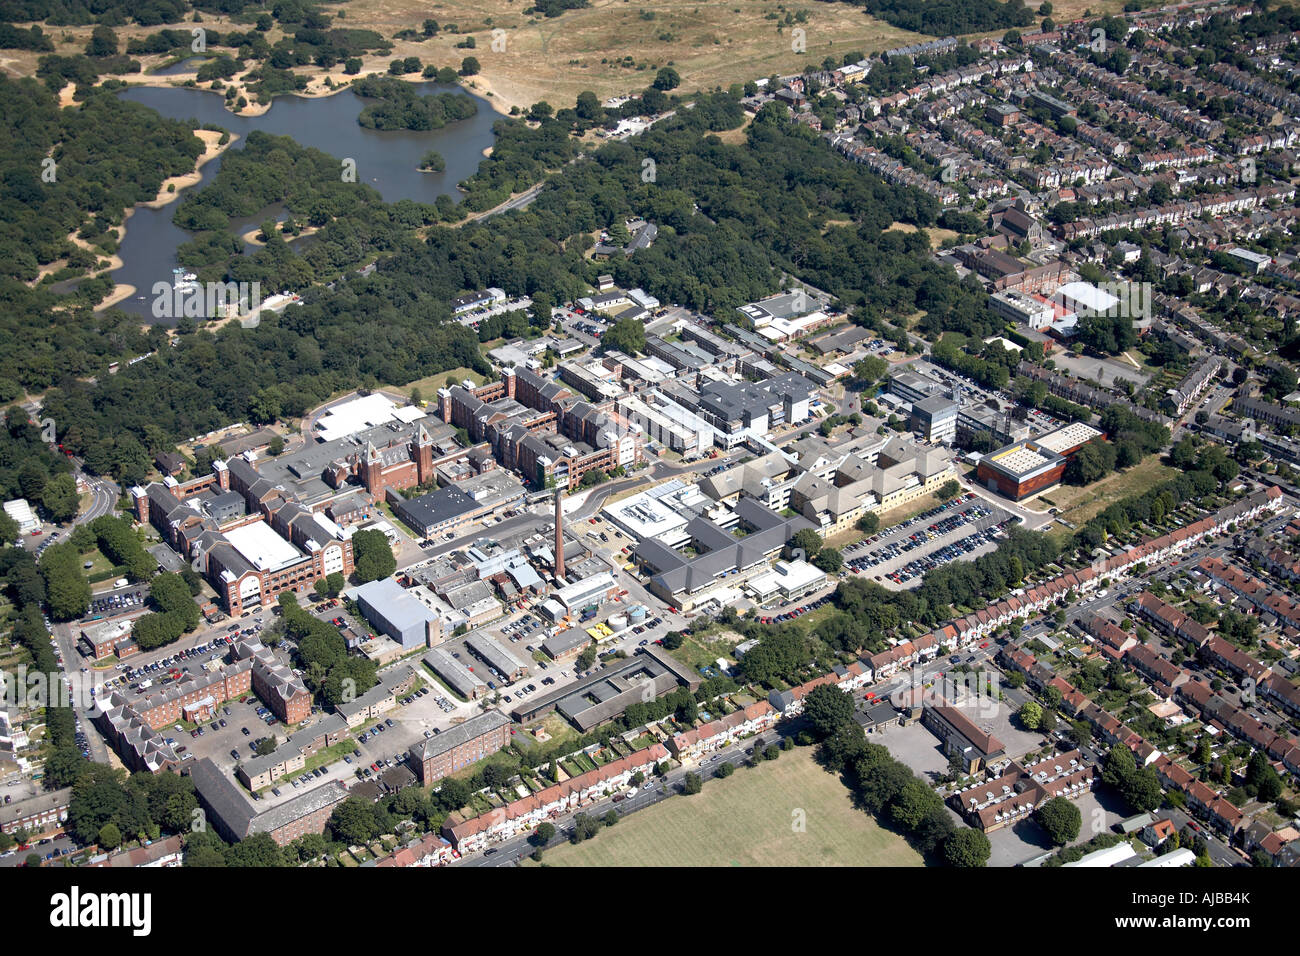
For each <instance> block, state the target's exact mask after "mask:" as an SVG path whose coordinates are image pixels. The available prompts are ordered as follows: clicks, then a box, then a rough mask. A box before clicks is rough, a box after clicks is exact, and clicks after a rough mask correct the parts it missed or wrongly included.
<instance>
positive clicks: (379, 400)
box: [316, 392, 425, 441]
mask: <svg viewBox="0 0 1300 956" xmlns="http://www.w3.org/2000/svg"><path fill="white" fill-rule="evenodd" d="M424 415H425V413H424V412H423V411H421V410H420V409H418V408H416V407H415V406H413V405H407V406H401V407H399V406H398V405H396V404H395V403H394V402H393V400H392V399H390V398H389V397H388V396H387V395H383V394H381V393H379V392H374V393H373V394H370V395H365V396H362V397H360V398H354V399H353V400H352V401H350V402H344V403H343V404H341V405H335V406H334V407H333V408H331V409H330V410H329V411H327V412H326V413H325V414H324V415H322V416H321V417H320V418H319V419H318V420H317V422H316V434H317V435H318V436H319V437H320V439H321V440H322V441H333V440H334V439H335V438H346V437H347V436H348V435H355V434H356V433H357V432H359V431H364V430H365V429H367V428H373V427H374V426H375V425H383V424H386V423H387V422H391V421H393V420H397V421H401V422H413V421H415V420H416V419H419V418H423V417H424Z"/></svg>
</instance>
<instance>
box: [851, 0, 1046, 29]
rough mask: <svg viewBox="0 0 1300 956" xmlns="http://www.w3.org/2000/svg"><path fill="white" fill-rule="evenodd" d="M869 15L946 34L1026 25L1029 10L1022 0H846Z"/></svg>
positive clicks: (906, 27)
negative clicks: (1002, 0)
mask: <svg viewBox="0 0 1300 956" xmlns="http://www.w3.org/2000/svg"><path fill="white" fill-rule="evenodd" d="M849 2H850V3H853V4H855V5H857V6H862V7H865V8H866V11H867V12H868V13H870V14H871V15H872V16H873V17H876V18H878V19H880V20H884V21H885V22H886V23H888V24H891V25H892V26H896V27H899V28H901V29H903V30H911V31H913V32H914V33H928V34H929V35H930V36H936V37H947V36H956V35H958V34H962V33H980V32H982V31H985V30H1006V29H1009V28H1012V27H1027V26H1029V24H1031V23H1032V22H1033V20H1034V14H1033V12H1032V11H1031V10H1030V9H1029V8H1028V7H1026V6H1025V5H1024V3H1023V2H1022V0H1006V2H999V0H849Z"/></svg>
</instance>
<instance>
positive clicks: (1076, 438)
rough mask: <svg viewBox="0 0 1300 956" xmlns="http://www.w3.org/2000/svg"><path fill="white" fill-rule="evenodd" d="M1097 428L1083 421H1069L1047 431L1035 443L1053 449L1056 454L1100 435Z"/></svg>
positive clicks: (1049, 449)
mask: <svg viewBox="0 0 1300 956" xmlns="http://www.w3.org/2000/svg"><path fill="white" fill-rule="evenodd" d="M1100 434H1101V432H1099V431H1098V430H1097V429H1095V428H1093V427H1092V426H1091V425H1087V424H1085V423H1083V422H1071V423H1070V424H1069V425H1066V426H1064V427H1063V428H1058V429H1057V430H1056V431H1054V432H1049V433H1048V434H1046V435H1043V436H1042V437H1041V438H1038V439H1037V443H1038V444H1039V445H1041V446H1042V447H1043V448H1046V449H1047V450H1048V451H1054V452H1056V453H1057V454H1058V455H1059V454H1061V453H1062V452H1064V451H1065V450H1066V449H1067V448H1073V447H1075V446H1076V445H1082V444H1083V443H1084V442H1087V441H1092V440H1093V439H1094V438H1096V437H1097V436H1098V435H1100Z"/></svg>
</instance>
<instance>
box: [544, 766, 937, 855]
mask: <svg viewBox="0 0 1300 956" xmlns="http://www.w3.org/2000/svg"><path fill="white" fill-rule="evenodd" d="M724 753H725V751H724ZM741 755H742V756H743V752H741ZM732 759H733V760H734V759H735V758H734V757H733V758H732ZM800 811H801V813H800ZM800 816H802V819H803V820H804V821H805V823H806V828H805V829H804V830H803V832H799V831H798V829H797V828H796V827H795V826H793V825H792V824H793V822H794V821H795V820H796V819H798V818H799V817H800ZM545 862H546V863H547V864H550V865H552V866H921V865H922V860H921V856H920V854H918V853H917V852H916V851H915V850H913V849H912V848H911V847H910V846H908V845H907V843H906V841H904V840H903V838H902V837H900V836H897V835H895V834H893V833H890V832H889V831H888V830H883V829H881V828H880V827H879V826H877V825H876V822H875V820H873V819H872V818H871V817H870V816H868V815H867V814H865V813H863V812H862V811H860V810H855V809H854V808H853V806H852V805H851V803H850V799H849V791H848V789H847V788H845V786H844V784H842V783H841V782H840V780H839V778H838V777H836V776H835V775H833V774H829V773H826V772H825V771H824V770H822V768H821V767H819V766H817V764H816V763H814V762H813V759H812V750H811V748H797V749H795V750H792V751H789V752H786V753H782V754H781V756H780V758H779V759H778V760H776V761H773V762H767V763H763V764H760V765H759V766H758V767H755V768H752V769H751V768H746V767H741V768H739V769H737V771H736V772H735V773H734V774H733V775H732V776H730V777H728V778H727V779H725V780H710V781H708V782H707V783H706V784H705V785H704V790H703V792H701V793H698V794H696V795H694V796H690V797H683V796H677V797H672V798H671V799H668V800H665V801H663V802H662V803H658V804H656V805H655V806H653V807H649V808H648V809H645V810H640V811H638V812H636V813H634V814H632V815H631V816H629V817H627V818H626V819H624V820H621V821H620V822H619V823H618V825H617V826H615V827H613V828H612V829H609V828H606V829H602V830H601V832H600V833H599V834H597V835H596V836H595V837H594V838H593V839H591V840H588V841H587V842H585V843H581V844H578V845H577V846H574V845H572V844H568V843H566V844H564V845H563V846H561V847H556V848H554V849H551V850H548V851H547V852H546V856H545ZM526 865H528V866H535V865H536V864H534V863H531V862H527V863H526Z"/></svg>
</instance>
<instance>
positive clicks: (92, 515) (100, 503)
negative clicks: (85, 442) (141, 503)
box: [72, 459, 122, 525]
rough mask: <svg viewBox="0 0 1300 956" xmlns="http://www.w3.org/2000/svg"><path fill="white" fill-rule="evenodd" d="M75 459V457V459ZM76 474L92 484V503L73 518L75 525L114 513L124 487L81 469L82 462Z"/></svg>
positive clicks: (87, 522)
mask: <svg viewBox="0 0 1300 956" xmlns="http://www.w3.org/2000/svg"><path fill="white" fill-rule="evenodd" d="M74 461H75V459H74ZM76 474H77V475H78V476H79V477H82V478H84V479H85V481H86V484H88V485H89V486H90V496H91V497H90V505H89V507H87V508H86V510H85V511H84V512H82V513H81V514H79V515H77V517H75V518H74V519H72V523H73V524H74V525H79V524H89V523H90V522H92V521H94V520H95V519H96V518H99V517H101V516H103V515H106V514H112V513H113V509H114V508H115V507H116V505H117V500H118V498H119V497H120V496H121V494H122V489H121V488H119V487H118V486H117V484H115V483H114V482H113V481H111V480H109V479H108V478H92V477H90V476H89V475H87V474H85V473H84V472H82V471H81V467H80V464H78V465H77V471H76Z"/></svg>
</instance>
